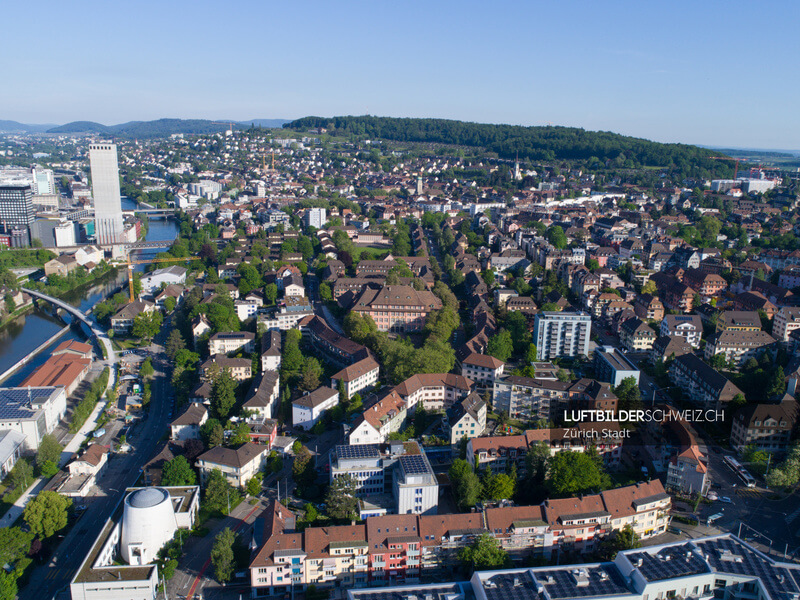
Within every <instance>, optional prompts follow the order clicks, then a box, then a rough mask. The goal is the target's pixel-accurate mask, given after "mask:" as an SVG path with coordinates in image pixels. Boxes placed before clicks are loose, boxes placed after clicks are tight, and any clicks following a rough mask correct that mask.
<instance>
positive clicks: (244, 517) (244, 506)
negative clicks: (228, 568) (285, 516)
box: [167, 498, 267, 599]
mask: <svg viewBox="0 0 800 600" xmlns="http://www.w3.org/2000/svg"><path fill="white" fill-rule="evenodd" d="M266 506H267V499H266V498H261V499H259V501H258V503H256V504H255V505H251V504H250V503H249V502H242V503H241V504H239V506H237V507H236V508H234V509H233V510H232V511H231V514H230V515H229V516H227V517H225V518H224V519H219V520H218V521H215V522H214V523H209V525H210V531H209V533H208V535H207V536H205V537H204V538H202V539H199V540H198V539H197V538H190V539H189V540H188V541H187V542H186V545H185V546H184V551H185V554H184V556H182V557H181V559H180V561H179V565H178V569H177V570H176V571H175V575H174V577H173V578H172V579H170V581H169V582H168V584H167V592H168V594H169V597H170V598H179V599H180V598H210V597H214V598H222V597H226V596H227V594H226V592H227V593H230V592H233V593H234V595H233V596H232V597H237V596H236V594H237V593H238V592H237V591H235V590H234V589H232V588H231V587H229V586H226V587H225V588H223V587H222V586H221V585H220V584H219V583H217V582H216V581H215V580H214V568H213V566H212V565H211V563H210V558H209V557H210V556H211V548H212V546H213V545H214V538H215V537H216V535H217V534H218V533H219V532H220V531H222V530H223V529H225V528H226V527H230V528H231V529H232V530H233V531H235V532H237V533H238V534H239V535H241V536H242V537H243V539H244V540H245V541H247V542H248V543H249V541H250V538H251V537H252V531H253V522H254V521H255V520H256V519H257V518H258V517H259V516H260V515H261V513H262V512H263V511H264V509H265V508H266ZM212 590H216V591H213V592H212ZM237 590H238V588H237ZM248 594H249V586H248V588H247V589H246V590H245V595H248Z"/></svg>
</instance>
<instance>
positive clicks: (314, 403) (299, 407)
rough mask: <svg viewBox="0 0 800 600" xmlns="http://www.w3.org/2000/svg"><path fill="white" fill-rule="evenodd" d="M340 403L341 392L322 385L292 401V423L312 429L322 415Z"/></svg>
mask: <svg viewBox="0 0 800 600" xmlns="http://www.w3.org/2000/svg"><path fill="white" fill-rule="evenodd" d="M338 403H339V392H337V391H336V390H334V389H332V388H329V387H325V386H323V387H321V388H318V389H316V390H314V391H313V392H311V393H310V394H306V395H305V396H301V397H300V398H298V399H297V400H295V401H294V402H292V425H294V426H295V427H302V428H303V429H306V430H308V429H311V428H312V427H313V426H314V425H316V423H317V421H319V419H320V417H321V416H322V415H323V414H324V413H325V411H326V410H329V409H331V408H333V407H334V406H336V405H337V404H338Z"/></svg>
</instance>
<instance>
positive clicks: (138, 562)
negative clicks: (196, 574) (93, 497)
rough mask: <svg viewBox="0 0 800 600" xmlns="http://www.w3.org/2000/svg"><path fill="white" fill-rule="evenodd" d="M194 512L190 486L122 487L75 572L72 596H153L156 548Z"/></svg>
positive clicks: (126, 599) (88, 599)
mask: <svg viewBox="0 0 800 600" xmlns="http://www.w3.org/2000/svg"><path fill="white" fill-rule="evenodd" d="M199 510H200V488H199V487H198V486H196V485H191V486H175V487H144V488H128V489H127V490H126V493H125V496H124V498H123V499H122V500H121V501H120V502H119V504H118V505H117V508H116V509H115V510H114V512H113V514H112V515H111V518H109V519H108V521H106V523H105V525H104V526H103V530H102V531H101V532H100V535H99V537H98V538H97V540H96V541H95V543H94V545H93V546H92V548H91V550H90V551H89V554H88V555H87V556H86V558H85V559H84V561H83V563H82V564H81V566H80V568H79V569H78V572H77V573H76V574H75V578H74V579H73V580H72V583H71V584H70V594H71V596H72V600H154V599H155V598H156V595H157V587H158V568H157V566H156V563H155V561H156V559H157V558H158V552H159V551H160V550H161V549H162V548H163V547H164V545H165V544H166V543H167V542H169V541H170V540H171V539H172V538H174V537H175V533H176V532H177V531H178V529H187V530H188V529H191V528H192V527H193V526H194V523H195V520H196V519H197V514H198V512H199Z"/></svg>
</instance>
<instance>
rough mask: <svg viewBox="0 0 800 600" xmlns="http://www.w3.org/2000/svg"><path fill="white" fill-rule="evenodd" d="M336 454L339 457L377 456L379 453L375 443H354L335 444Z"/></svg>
mask: <svg viewBox="0 0 800 600" xmlns="http://www.w3.org/2000/svg"><path fill="white" fill-rule="evenodd" d="M336 455H337V456H338V457H339V458H341V459H345V460H346V459H358V458H378V457H380V455H381V452H380V449H379V448H378V445H377V444H355V445H351V446H336Z"/></svg>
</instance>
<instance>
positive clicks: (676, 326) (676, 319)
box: [659, 315, 703, 348]
mask: <svg viewBox="0 0 800 600" xmlns="http://www.w3.org/2000/svg"><path fill="white" fill-rule="evenodd" d="M659 333H660V334H661V335H669V336H678V337H682V338H683V339H685V340H686V342H687V343H688V344H689V345H690V346H691V347H692V348H699V347H700V338H701V336H702V335H703V322H702V321H701V320H700V317H699V315H666V316H665V317H664V320H663V321H661V331H660V332H659Z"/></svg>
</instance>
